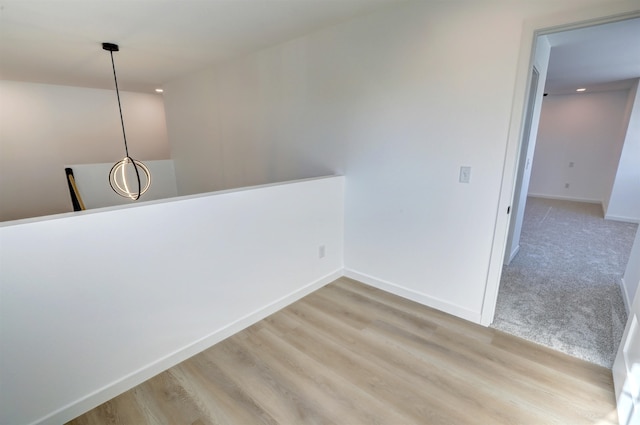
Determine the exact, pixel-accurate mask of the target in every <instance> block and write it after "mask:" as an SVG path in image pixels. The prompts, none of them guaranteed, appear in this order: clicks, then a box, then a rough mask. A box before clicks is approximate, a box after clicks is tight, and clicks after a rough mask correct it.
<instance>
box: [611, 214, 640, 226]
mask: <svg viewBox="0 0 640 425" xmlns="http://www.w3.org/2000/svg"><path fill="white" fill-rule="evenodd" d="M604 218H605V220H613V221H623V222H625V223H636V224H640V218H638V217H623V216H619V215H611V214H606V215H605V216H604Z"/></svg>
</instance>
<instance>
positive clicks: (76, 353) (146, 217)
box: [0, 177, 344, 425]
mask: <svg viewBox="0 0 640 425" xmlns="http://www.w3.org/2000/svg"><path fill="white" fill-rule="evenodd" d="M343 217H344V178H343V177H332V178H325V179H316V180H307V181H302V182H295V183H291V184H283V185H275V186H270V187H261V188H254V189H246V190H240V191H229V192H223V193H214V194H209V195H204V196H193V197H187V198H174V200H171V201H164V202H163V201H152V202H149V203H142V204H137V205H135V206H132V207H120V209H111V210H110V211H106V212H89V211H87V212H83V213H77V214H68V215H63V216H55V217H49V218H46V219H32V220H25V221H18V222H12V223H10V224H9V225H5V226H0V240H2V244H1V245H0V293H1V297H0V323H2V327H1V328H0V341H1V342H2V345H1V346H0V382H2V385H1V386H0V423H2V424H12V425H24V424H31V423H38V424H60V423H64V422H66V421H68V420H70V419H71V418H73V417H74V416H76V415H79V414H81V413H83V412H84V411H86V410H88V409H90V408H92V407H94V406H96V405H98V404H100V403H102V402H104V401H106V400H108V399H110V398H112V397H114V396H115V395H117V394H119V393H120V392H122V391H125V390H126V389H128V388H130V387H132V386H134V385H137V384H139V383H141V382H143V381H144V380H145V379H147V378H150V377H151V376H153V375H155V374H157V373H159V372H161V371H162V370H164V369H166V368H168V367H170V366H172V365H174V364H176V363H178V362H180V361H182V360H184V359H186V358H188V357H190V356H191V355H193V354H195V353H197V352H199V351H201V350H203V349H205V348H207V347H209V346H211V345H213V344H214V343H216V342H218V341H220V340H221V339H223V338H225V337H227V336H229V335H231V334H233V333H234V332H237V331H239V330H241V329H242V328H244V327H246V326H248V325H250V324H251V323H253V322H255V321H257V320H260V319H262V318H263V317H265V316H266V315H268V314H270V313H272V312H274V311H276V310H278V309H279V308H281V307H283V306H285V305H286V304H288V303H289V302H292V301H293V300H295V299H297V298H299V297H301V296H303V295H306V294H307V293H308V292H310V291H312V290H314V289H317V288H319V287H320V286H322V285H324V284H327V283H329V282H330V281H332V280H334V279H335V278H337V277H339V276H340V275H341V272H342V268H343V262H342V259H343ZM320 245H324V246H325V252H326V256H325V257H324V258H319V250H318V248H319V246H320Z"/></svg>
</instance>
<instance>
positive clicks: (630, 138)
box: [605, 80, 640, 223]
mask: <svg viewBox="0 0 640 425" xmlns="http://www.w3.org/2000/svg"><path fill="white" fill-rule="evenodd" d="M639 81H640V80H636V83H635V84H634V86H633V88H632V89H631V90H630V91H629V101H628V105H629V106H628V107H627V112H626V116H627V117H628V119H626V120H625V124H627V125H626V126H625V127H626V128H625V131H623V132H622V137H621V138H622V139H623V140H624V145H623V147H622V152H621V154H620V157H619V161H617V165H618V167H617V172H616V174H615V179H614V181H613V185H612V186H611V192H610V193H611V196H610V197H609V202H608V203H607V205H606V208H605V211H606V214H605V217H606V218H608V219H615V220H623V221H631V222H635V223H640V90H639V89H638V82H639Z"/></svg>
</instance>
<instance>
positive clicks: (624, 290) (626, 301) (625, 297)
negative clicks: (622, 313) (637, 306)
mask: <svg viewBox="0 0 640 425" xmlns="http://www.w3.org/2000/svg"><path fill="white" fill-rule="evenodd" d="M618 284H619V285H620V292H622V301H623V302H624V309H625V310H626V311H627V316H628V315H629V312H630V311H631V300H630V299H629V294H628V293H627V285H626V284H625V283H624V277H622V278H620V280H619V281H618Z"/></svg>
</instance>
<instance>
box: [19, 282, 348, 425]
mask: <svg viewBox="0 0 640 425" xmlns="http://www.w3.org/2000/svg"><path fill="white" fill-rule="evenodd" d="M342 276H343V273H342V269H340V270H336V271H334V272H333V273H330V274H328V275H326V276H324V277H322V278H320V279H318V280H316V281H314V282H311V283H309V284H307V285H305V286H303V287H302V288H299V289H297V290H295V291H293V292H291V293H290V294H288V295H285V296H284V297H282V298H280V299H278V300H275V301H273V302H271V303H269V304H267V305H266V306H264V307H262V308H260V309H258V310H256V311H254V312H252V313H249V314H247V315H246V316H244V317H242V318H240V319H238V320H236V321H235V322H232V323H230V324H229V325H227V326H225V327H224V328H222V329H218V330H216V331H215V332H213V333H211V334H209V335H207V336H205V337H203V338H201V339H200V340H197V341H195V342H193V343H191V344H189V345H188V346H185V347H183V348H181V349H179V350H177V351H175V352H173V353H171V354H168V355H167V356H165V357H163V358H160V359H158V360H157V361H155V362H154V363H151V364H149V365H147V366H145V367H143V368H141V369H139V370H137V371H135V372H133V373H131V374H130V375H128V376H126V377H124V378H122V379H120V380H118V381H115V382H113V383H111V384H109V385H107V386H105V387H104V388H101V389H100V390H98V391H96V392H94V393H92V394H89V395H87V396H85V397H83V398H81V399H79V400H77V401H75V402H72V403H70V404H68V405H67V406H64V407H63V408H61V409H59V410H57V411H55V412H53V413H51V414H50V415H47V416H45V417H43V418H40V419H38V420H36V421H35V422H32V423H31V424H30V425H49V424H51V425H53V424H61V423H66V422H68V421H70V420H71V419H73V418H75V417H77V416H79V415H81V414H83V413H85V412H87V411H89V410H91V409H93V408H94V407H97V406H99V405H100V404H102V403H104V402H106V401H108V400H111V399H112V398H114V397H116V396H118V395H120V394H122V393H123V392H125V391H128V390H129V389H131V388H133V387H135V386H136V385H140V384H141V383H143V382H144V381H146V380H148V379H150V378H152V377H154V376H156V375H157V374H159V373H161V372H163V371H165V370H167V369H169V368H171V367H173V366H175V365H177V364H178V363H181V362H183V361H185V360H187V359H188V358H190V357H192V356H194V355H196V354H198V353H200V352H202V351H204V350H206V349H207V348H209V347H212V346H213V345H215V344H217V343H218V342H220V341H222V340H223V339H225V338H228V337H230V336H231V335H233V334H235V333H237V332H240V331H241V330H243V329H245V328H248V327H249V326H251V325H253V324H254V323H256V322H259V321H260V320H262V319H264V318H265V317H267V316H269V315H271V314H273V313H275V312H277V311H278V310H281V309H282V308H284V307H286V306H288V305H289V304H292V303H294V302H296V301H298V300H299V299H300V298H302V297H304V296H306V295H309V294H310V293H312V292H313V291H315V290H317V289H320V288H321V287H323V286H325V285H327V284H329V283H331V282H333V281H334V280H336V279H338V278H340V277H342Z"/></svg>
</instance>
